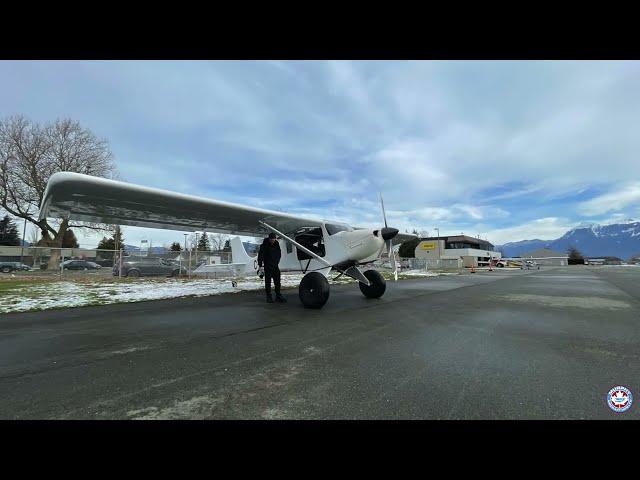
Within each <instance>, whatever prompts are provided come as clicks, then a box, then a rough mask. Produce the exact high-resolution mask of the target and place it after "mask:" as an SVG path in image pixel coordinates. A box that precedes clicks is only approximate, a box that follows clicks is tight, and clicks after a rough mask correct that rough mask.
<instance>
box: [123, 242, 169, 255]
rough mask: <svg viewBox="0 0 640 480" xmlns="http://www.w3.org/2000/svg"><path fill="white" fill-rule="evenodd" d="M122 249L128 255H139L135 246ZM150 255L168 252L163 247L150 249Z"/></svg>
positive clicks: (138, 250) (138, 249) (126, 246)
mask: <svg viewBox="0 0 640 480" xmlns="http://www.w3.org/2000/svg"><path fill="white" fill-rule="evenodd" d="M124 249H125V251H126V252H128V253H139V252H140V247H136V246H135V245H126V244H125V246H124ZM149 250H150V252H151V253H158V254H160V253H167V252H168V250H167V249H166V248H164V247H151V248H150V249H149Z"/></svg>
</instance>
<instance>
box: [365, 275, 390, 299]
mask: <svg viewBox="0 0 640 480" xmlns="http://www.w3.org/2000/svg"><path fill="white" fill-rule="evenodd" d="M364 276H365V277H367V280H369V283H370V284H371V285H369V286H368V287H367V286H366V285H365V284H364V283H359V282H358V285H359V286H360V291H361V292H362V293H363V295H364V296H365V297H367V298H380V297H381V296H382V295H383V294H384V291H385V290H386V289H387V282H386V280H385V279H384V277H383V276H382V275H381V274H380V272H377V271H375V270H367V271H366V272H364Z"/></svg>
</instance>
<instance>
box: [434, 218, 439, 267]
mask: <svg viewBox="0 0 640 480" xmlns="http://www.w3.org/2000/svg"><path fill="white" fill-rule="evenodd" d="M433 229H434V230H435V231H436V232H438V240H437V242H438V266H440V229H439V228H438V227H434V228H433Z"/></svg>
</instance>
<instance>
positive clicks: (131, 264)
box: [113, 257, 187, 277]
mask: <svg viewBox="0 0 640 480" xmlns="http://www.w3.org/2000/svg"><path fill="white" fill-rule="evenodd" d="M118 268H119V265H118V264H116V265H114V266H113V276H114V277H118V276H119V275H120V273H119V271H118ZM185 273H187V269H186V268H184V267H182V270H181V269H180V265H179V264H177V263H174V262H172V261H170V260H165V259H164V258H157V257H141V258H130V259H123V261H122V276H123V277H142V276H145V277H146V276H164V277H177V276H178V275H180V274H185Z"/></svg>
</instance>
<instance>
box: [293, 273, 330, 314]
mask: <svg viewBox="0 0 640 480" xmlns="http://www.w3.org/2000/svg"><path fill="white" fill-rule="evenodd" d="M298 295H299V296H300V301H301V302H302V305H304V307H305V308H322V307H323V306H324V304H325V303H327V300H329V281H328V280H327V278H326V277H325V276H324V275H322V274H321V273H319V272H309V273H307V274H306V275H305V276H304V277H303V278H302V281H301V282H300V286H299V287H298Z"/></svg>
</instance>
